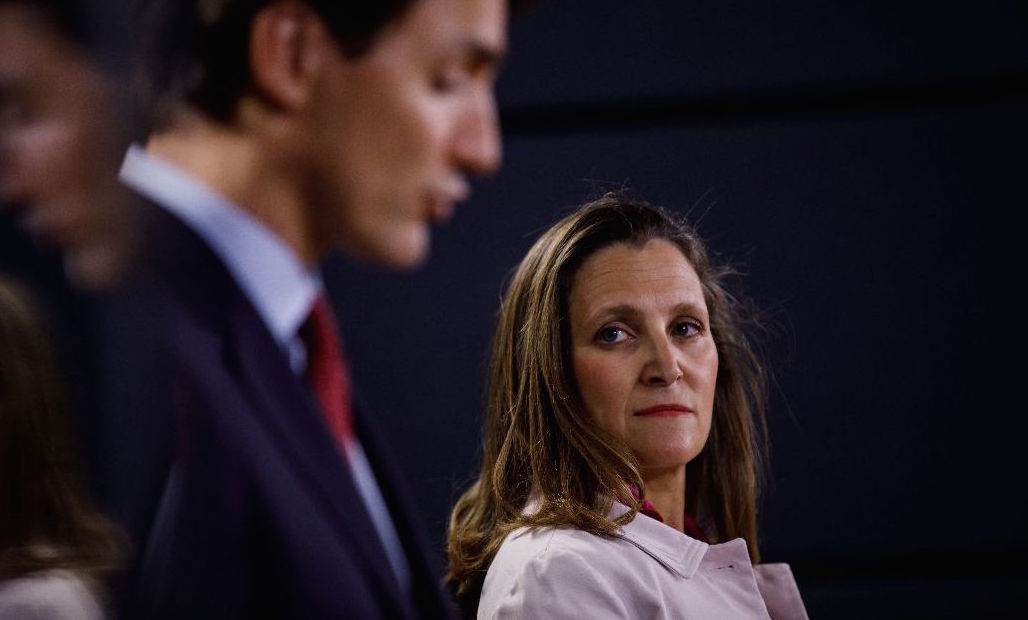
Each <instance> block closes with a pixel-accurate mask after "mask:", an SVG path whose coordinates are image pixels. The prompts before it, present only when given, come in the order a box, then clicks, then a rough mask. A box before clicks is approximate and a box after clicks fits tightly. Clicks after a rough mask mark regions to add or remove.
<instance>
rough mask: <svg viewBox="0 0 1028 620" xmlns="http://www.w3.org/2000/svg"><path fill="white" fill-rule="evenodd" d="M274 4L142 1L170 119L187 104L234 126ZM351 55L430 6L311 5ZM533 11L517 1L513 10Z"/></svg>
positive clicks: (157, 86)
mask: <svg viewBox="0 0 1028 620" xmlns="http://www.w3.org/2000/svg"><path fill="white" fill-rule="evenodd" d="M271 1H272V0H142V2H143V5H142V6H143V15H142V17H141V20H142V22H143V23H144V24H147V27H145V28H143V29H142V30H143V31H144V32H145V33H146V34H144V35H143V36H144V37H146V41H145V43H144V53H145V54H146V56H147V62H146V63H145V73H146V75H145V79H146V80H147V81H149V84H148V85H147V88H148V90H149V94H150V96H152V97H154V100H155V103H156V105H157V106H158V108H159V110H158V116H159V118H163V117H164V116H166V114H167V112H168V111H169V109H170V108H171V107H173V106H174V105H175V104H177V103H179V102H183V101H184V102H186V103H188V104H190V105H191V106H193V107H195V108H196V109H198V110H200V111H201V112H203V113H205V114H206V115H208V116H210V117H211V118H213V119H215V120H219V121H227V120H229V119H231V117H232V114H233V111H234V110H235V105H236V102H237V101H238V100H239V97H240V96H241V95H242V94H243V93H244V92H245V90H246V88H247V87H248V86H249V85H250V82H251V76H250V62H249V37H250V27H251V25H252V23H253V19H254V16H256V15H257V13H258V12H260V10H261V9H263V8H264V7H265V6H267V5H268V4H270V3H271ZM305 1H306V4H307V5H308V6H309V7H310V8H311V9H312V10H313V11H314V12H316V13H317V14H318V15H319V16H320V17H321V18H322V19H323V20H324V22H325V24H326V25H327V26H328V28H329V30H330V31H331V32H332V34H333V36H334V37H335V39H336V42H337V43H338V44H339V46H340V48H341V49H342V51H343V53H344V54H346V55H348V56H350V57H359V56H360V55H362V54H364V53H365V52H367V51H368V50H369V49H371V47H372V46H374V44H375V42H376V39H377V37H378V36H379V35H380V34H381V33H382V31H383V30H384V29H385V27H386V26H387V25H389V24H390V23H392V22H393V21H395V20H397V19H399V18H401V17H402V16H403V15H404V14H405V13H406V11H408V10H409V9H410V8H411V6H413V5H414V4H415V3H416V2H425V1H428V0H359V1H352V0H351V1H346V0H305ZM521 4H525V2H523V1H519V0H511V5H512V7H516V6H518V5H521Z"/></svg>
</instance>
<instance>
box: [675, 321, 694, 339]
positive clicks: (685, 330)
mask: <svg viewBox="0 0 1028 620" xmlns="http://www.w3.org/2000/svg"><path fill="white" fill-rule="evenodd" d="M671 331H672V333H673V334H674V335H675V336H679V337H684V338H688V337H689V336H695V335H696V334H698V333H700V326H699V325H698V324H696V323H691V322H689V321H682V322H681V323H676V324H675V326H674V327H672V328H671Z"/></svg>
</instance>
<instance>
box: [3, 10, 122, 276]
mask: <svg viewBox="0 0 1028 620" xmlns="http://www.w3.org/2000/svg"><path fill="white" fill-rule="evenodd" d="M116 92H117V91H116V83H115V82H114V81H113V80H112V79H111V78H109V77H108V76H106V75H105V74H103V73H102V72H100V71H99V70H97V69H96V68H95V67H94V66H92V65H91V64H90V62H89V60H88V59H87V58H86V57H85V55H84V54H83V53H82V52H81V51H80V50H79V49H78V48H77V47H76V46H75V45H74V44H73V43H71V42H69V41H66V40H65V39H64V38H62V37H61V36H60V34H59V33H58V32H57V30H56V29H55V28H53V27H52V25H51V24H50V23H49V22H48V21H46V18H45V17H44V14H42V13H40V12H39V11H37V10H36V9H33V8H31V6H30V5H28V4H23V3H18V2H14V3H3V2H0V207H2V208H4V209H13V210H15V211H16V216H17V217H18V219H19V221H20V223H21V225H23V226H24V228H25V229H26V230H27V232H29V233H30V234H31V235H32V237H33V238H34V239H35V241H36V242H37V244H38V245H39V246H41V247H42V248H52V249H57V250H60V251H61V252H62V254H63V258H64V265H65V272H66V274H67V276H68V277H69V278H70V279H71V280H72V281H73V282H75V283H76V284H80V285H87V286H89V285H96V284H100V283H103V282H104V281H106V280H107V279H109V278H110V277H112V273H113V272H114V271H116V265H117V263H118V262H119V259H118V252H119V249H120V248H121V246H122V240H121V239H119V235H122V234H123V233H124V231H123V228H122V226H121V225H118V223H117V222H118V221H119V220H118V218H119V217H121V215H122V214H120V213H118V211H119V210H120V209H122V208H124V207H123V204H124V197H123V195H122V192H121V190H120V188H119V186H118V182H117V170H118V165H119V164H120V159H121V156H122V154H123V150H124V145H125V142H124V136H126V135H127V131H128V128H127V126H128V125H130V120H129V119H128V118H127V115H125V114H123V113H119V108H121V109H122V110H123V109H124V106H123V105H120V100H119V99H118V98H117V97H116V96H115V94H116ZM119 117H120V118H119Z"/></svg>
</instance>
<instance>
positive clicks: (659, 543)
mask: <svg viewBox="0 0 1028 620" xmlns="http://www.w3.org/2000/svg"><path fill="white" fill-rule="evenodd" d="M629 510H630V509H629V507H628V506H626V505H624V504H622V503H621V502H614V505H613V506H612V507H611V509H610V513H608V515H607V516H608V517H609V518H610V519H617V518H618V517H620V516H621V515H623V514H625V513H626V512H628V511H629ZM620 534H621V537H622V538H624V539H625V540H627V541H628V542H630V543H632V544H633V545H635V546H636V547H638V548H639V549H641V550H643V551H644V552H646V553H647V554H648V555H650V556H651V557H652V558H654V559H655V560H657V561H658V562H660V563H661V564H663V565H664V566H666V567H667V568H668V569H670V570H672V571H674V572H676V573H678V574H680V575H682V576H683V577H686V578H691V577H692V576H693V575H694V574H695V573H696V569H697V568H699V566H700V561H701V560H703V556H704V555H705V554H706V553H707V549H708V548H709V547H710V545H708V544H707V543H705V542H703V541H700V540H696V539H695V538H691V537H689V536H686V535H685V534H683V533H682V532H679V531H678V530H676V529H674V528H673V527H671V526H668V525H665V524H663V523H661V522H660V521H657V520H656V519H650V518H649V517H643V516H641V515H639V514H636V516H635V518H634V519H632V520H631V521H630V522H628V523H626V524H625V525H623V526H621V531H620Z"/></svg>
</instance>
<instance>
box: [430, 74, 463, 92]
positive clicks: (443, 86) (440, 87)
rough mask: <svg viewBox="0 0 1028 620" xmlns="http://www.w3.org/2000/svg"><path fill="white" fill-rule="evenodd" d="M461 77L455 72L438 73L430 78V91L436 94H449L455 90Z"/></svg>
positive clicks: (459, 83) (461, 79)
mask: <svg viewBox="0 0 1028 620" xmlns="http://www.w3.org/2000/svg"><path fill="white" fill-rule="evenodd" d="M462 81H463V76H462V75H461V74H460V73H459V72H458V71H455V70H447V71H439V72H437V73H436V74H435V75H434V76H432V89H433V90H435V91H436V92H438V93H450V92H453V91H455V90H457V88H458V87H460V85H461V82H462Z"/></svg>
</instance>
